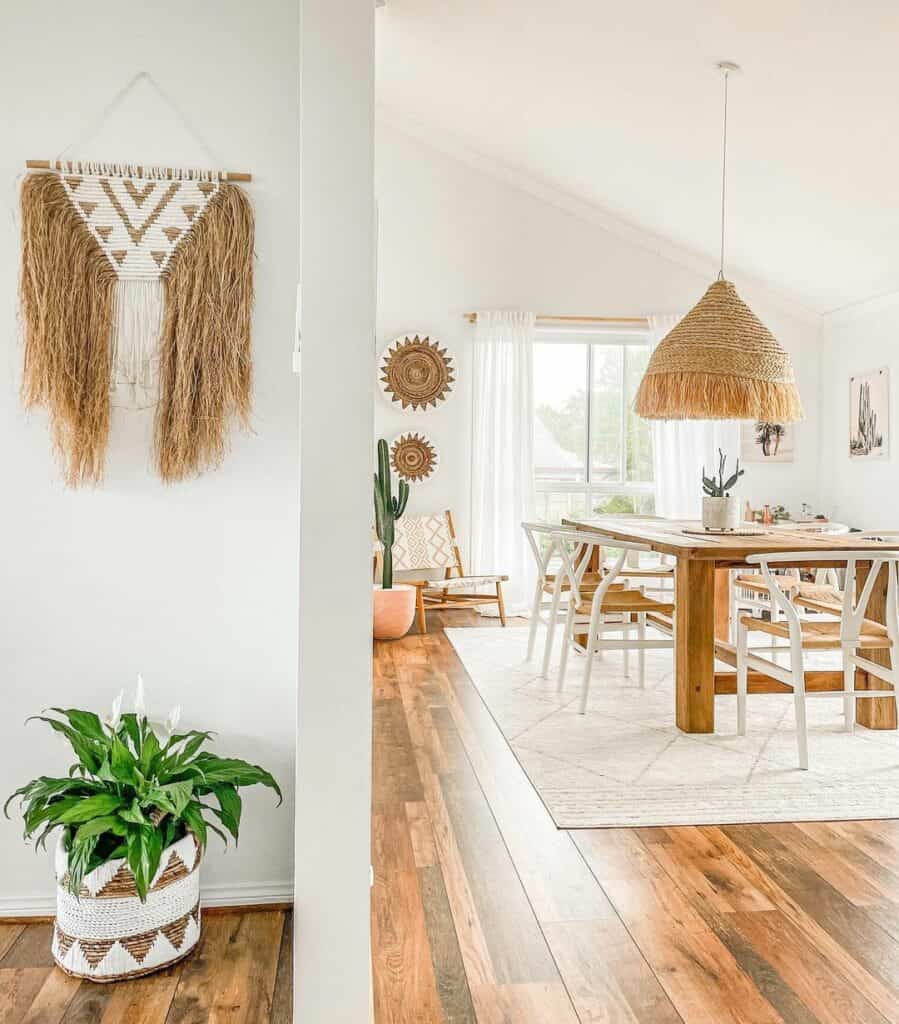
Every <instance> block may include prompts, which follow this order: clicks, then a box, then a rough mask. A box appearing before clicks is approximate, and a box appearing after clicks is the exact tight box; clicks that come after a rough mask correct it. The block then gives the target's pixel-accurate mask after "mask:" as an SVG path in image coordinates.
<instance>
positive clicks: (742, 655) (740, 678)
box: [737, 623, 749, 736]
mask: <svg viewBox="0 0 899 1024" xmlns="http://www.w3.org/2000/svg"><path fill="white" fill-rule="evenodd" d="M748 637H749V628H748V627H747V626H744V625H743V624H742V623H738V624H737V735H738V736H745V735H746V697H747V694H748V692H749V685H748V678H749V671H748V666H747V665H746V652H747V648H748Z"/></svg>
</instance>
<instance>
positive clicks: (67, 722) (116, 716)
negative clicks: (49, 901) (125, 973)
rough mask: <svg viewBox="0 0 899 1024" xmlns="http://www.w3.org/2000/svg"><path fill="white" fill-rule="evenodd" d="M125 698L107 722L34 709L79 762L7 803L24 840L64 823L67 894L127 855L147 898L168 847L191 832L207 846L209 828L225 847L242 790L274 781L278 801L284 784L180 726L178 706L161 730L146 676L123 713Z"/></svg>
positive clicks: (236, 825)
mask: <svg viewBox="0 0 899 1024" xmlns="http://www.w3.org/2000/svg"><path fill="white" fill-rule="evenodd" d="M122 701H123V693H120V694H119V695H118V696H117V697H116V699H115V700H114V701H113V703H112V708H111V710H110V712H109V714H108V715H107V716H106V718H105V719H103V720H102V721H101V719H100V718H99V716H98V715H96V714H94V713H93V712H91V711H79V710H77V709H74V708H50V709H48V710H49V711H52V712H55V717H54V716H51V715H49V714H44V715H35V716H34V718H36V719H37V720H38V721H41V722H46V723H47V724H48V725H49V726H50V727H51V728H52V729H54V730H55V731H56V732H58V733H61V734H62V735H63V736H65V738H66V739H67V740H68V741H69V743H70V744H71V747H72V750H73V751H74V753H75V757H76V758H77V760H76V762H75V764H73V765H72V767H71V768H70V769H69V773H68V775H67V776H65V777H63V778H51V777H49V776H46V775H42V776H41V777H40V778H37V779H34V780H33V781H32V782H29V783H28V784H27V785H26V786H22V787H21V789H17V790H16V792H15V793H13V795H12V796H11V797H10V798H9V799H8V800H7V801H6V805H5V807H4V812H5V813H6V814H7V817H8V816H9V814H8V810H9V804H10V803H11V802H12V801H14V800H15V799H17V798H18V799H19V801H20V804H21V810H22V814H23V817H24V819H25V838H26V839H32V838H33V839H34V840H35V845H36V847H44V846H45V845H46V841H47V839H48V837H49V836H50V834H51V833H52V832H53V831H54V830H56V829H58V828H61V829H62V830H63V831H62V835H63V844H64V848H65V851H66V852H67V856H68V870H67V872H66V874H65V887H66V889H67V890H68V891H69V892H71V893H73V894H77V893H79V892H80V891H81V887H82V881H83V879H84V877H85V876H86V875H87V874H89V873H90V872H91V871H94V870H95V869H96V868H98V867H100V866H101V865H104V864H107V863H108V862H109V861H113V860H116V859H124V860H125V861H126V862H127V864H128V867H129V868H130V869H131V872H132V874H133V875H134V883H135V887H136V890H137V894H138V896H139V898H140V901H141V902H142V903H143V902H145V901H146V900H147V894H148V891H149V889H150V886H151V883H152V881H153V879H154V877H155V875H156V873H157V870H158V869H159V866H160V860H161V858H162V854H163V851H164V850H167V849H168V848H169V847H171V846H172V845H173V844H175V843H177V842H178V841H179V840H181V839H184V838H185V837H186V836H187V835H189V834H190V835H192V836H193V838H194V839H195V840H196V842H197V845H198V846H199V848H200V850H203V849H204V848H205V846H206V840H207V835H208V832H209V830H212V831H213V832H215V833H216V834H217V835H219V836H220V837H221V838H222V839H223V840H224V842H225V843H226V844H227V842H228V839H227V835H226V834H225V832H223V831H222V829H220V828H219V827H218V825H219V824H220V825H221V826H222V827H223V828H224V829H225V831H226V832H228V833H230V834H231V835H232V836H233V837H234V840H235V842H236V841H237V838H238V832H239V829H240V818H241V811H242V802H241V797H240V792H239V790H240V789H241V788H243V787H244V786H253V785H256V784H261V785H263V786H268V787H269V788H270V789H273V790H274V791H275V792H276V793H277V794H278V797H279V802H280V798H281V790H280V789H279V787H278V783H277V782H276V781H275V780H274V778H273V777H272V776H271V775H270V774H269V773H268V772H267V771H265V769H263V768H260V767H259V766H258V765H253V764H249V763H247V762H246V761H241V760H238V759H236V758H223V757H218V756H216V755H215V754H212V753H210V752H208V751H205V750H202V749H201V748H202V747H203V746H204V745H205V744H206V743H207V742H209V741H210V739H211V738H212V736H213V734H212V733H210V732H200V731H198V730H196V729H190V730H188V731H186V732H180V733H179V732H176V731H175V730H176V729H177V727H178V721H179V719H180V717H181V709H180V707H175V708H173V709H172V711H171V712H170V713H169V715H168V717H167V718H166V721H165V724H164V726H163V727H162V728H161V729H160V730H159V731H157V729H156V728H155V727H154V726H153V725H151V723H150V721H149V719H148V717H147V711H146V707H145V697H144V685H143V680H142V679H141V678H140V676H138V680H137V691H136V693H135V697H134V711H133V712H130V713H127V714H123V713H122ZM30 720H31V719H29V721H30ZM216 822H218V824H216Z"/></svg>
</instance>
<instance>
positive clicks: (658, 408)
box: [634, 62, 803, 423]
mask: <svg viewBox="0 0 899 1024" xmlns="http://www.w3.org/2000/svg"><path fill="white" fill-rule="evenodd" d="M718 67H719V69H720V70H721V71H722V72H723V73H724V161H723V166H722V176H721V269H720V272H719V274H718V280H717V281H715V282H713V283H712V284H711V285H709V287H708V289H707V291H706V293H705V295H703V297H702V298H701V299H700V300H699V302H698V303H697V304H696V305H695V306H694V307H693V308H692V309H691V310H690V312H689V313H687V315H686V316H685V317H684V318H683V319H682V320H680V321H679V322H678V323H677V324H676V326H675V327H674V328H673V329H672V330H671V331H669V332H668V334H666V335H665V337H664V338H663V339H662V340H661V342H659V344H658V346H657V347H656V349H655V351H654V352H653V354H652V357H651V358H650V360H649V365H648V366H647V368H646V373H645V374H644V376H643V380H642V381H641V383H640V388H639V390H638V391H637V397H636V400H635V402H634V409H635V410H636V412H637V415H638V416H642V417H644V418H645V419H661V420H684V419H688V420H713V419H714V420H752V419H754V420H764V421H766V422H771V423H787V422H792V421H793V420H801V419H802V418H803V411H802V402H801V401H800V398H799V391H798V390H797V388H796V381H795V377H794V375H793V364H792V362H791V361H790V356H789V354H788V353H787V352H786V351H785V350H784V349H783V348H782V347H781V345H780V343H779V342H778V341H777V339H776V338H775V337H774V335H773V334H772V333H771V332H770V331H769V330H768V328H767V327H765V325H764V324H763V323H762V322H761V320H759V318H758V317H757V316H756V315H755V313H753V312H752V310H751V309H750V308H749V307H748V306H747V305H746V303H745V302H743V300H742V299H741V298H740V296H739V295H738V294H737V290H736V288H734V286H733V284H731V282H730V281H727V280H725V277H724V209H725V194H726V192H725V184H726V180H727V178H726V169H727V77H728V74H729V73H730V72H731V71H736V70H738V68H737V65H736V64H731V63H729V62H728V63H722V64H719V65H718Z"/></svg>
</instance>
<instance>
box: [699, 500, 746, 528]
mask: <svg viewBox="0 0 899 1024" xmlns="http://www.w3.org/2000/svg"><path fill="white" fill-rule="evenodd" d="M702 525H703V528H704V529H706V530H736V528H737V527H738V526H739V525H740V504H739V502H738V501H737V499H736V498H735V497H734V496H733V495H731V496H730V497H729V498H710V497H708V496H703V499H702Z"/></svg>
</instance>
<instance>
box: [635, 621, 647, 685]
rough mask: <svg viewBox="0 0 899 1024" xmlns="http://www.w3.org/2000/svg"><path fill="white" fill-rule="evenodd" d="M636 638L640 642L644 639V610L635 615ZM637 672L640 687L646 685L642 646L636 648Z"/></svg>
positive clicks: (644, 652) (644, 654) (644, 658)
mask: <svg viewBox="0 0 899 1024" xmlns="http://www.w3.org/2000/svg"><path fill="white" fill-rule="evenodd" d="M637 639H638V640H639V641H640V642H641V643H642V642H643V641H644V640H645V639H646V612H640V613H639V614H638V615H637ZM637 673H638V675H639V679H640V687H641V689H642V688H643V687H645V686H646V651H645V649H644V648H643V647H640V648H638V650H637Z"/></svg>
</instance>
